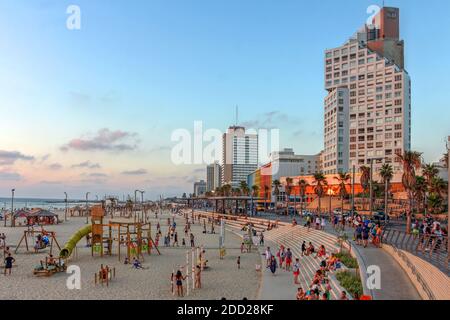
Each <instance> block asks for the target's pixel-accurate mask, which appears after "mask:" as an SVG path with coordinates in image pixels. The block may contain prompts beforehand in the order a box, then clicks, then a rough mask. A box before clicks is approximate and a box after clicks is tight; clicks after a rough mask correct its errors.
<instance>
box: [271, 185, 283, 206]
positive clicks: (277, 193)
mask: <svg viewBox="0 0 450 320" xmlns="http://www.w3.org/2000/svg"><path fill="white" fill-rule="evenodd" d="M272 184H273V186H274V190H273V193H274V194H275V208H276V207H277V202H278V196H279V195H280V185H281V183H280V181H279V180H274V181H273V182H272Z"/></svg>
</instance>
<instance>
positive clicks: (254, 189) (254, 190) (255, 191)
mask: <svg viewBox="0 0 450 320" xmlns="http://www.w3.org/2000/svg"><path fill="white" fill-rule="evenodd" d="M252 194H253V196H254V197H259V186H257V185H256V184H255V185H253V186H252Z"/></svg>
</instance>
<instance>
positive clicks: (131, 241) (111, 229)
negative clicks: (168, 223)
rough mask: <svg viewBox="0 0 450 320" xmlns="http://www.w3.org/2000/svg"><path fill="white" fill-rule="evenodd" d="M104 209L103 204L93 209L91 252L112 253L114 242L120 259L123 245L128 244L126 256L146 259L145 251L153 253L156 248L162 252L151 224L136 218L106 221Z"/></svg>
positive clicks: (94, 253) (129, 258) (96, 253)
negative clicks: (152, 232) (155, 239)
mask: <svg viewBox="0 0 450 320" xmlns="http://www.w3.org/2000/svg"><path fill="white" fill-rule="evenodd" d="M104 216H105V212H104V209H103V208H102V207H101V206H97V207H93V208H92V209H91V221H92V243H91V254H92V256H94V255H100V256H101V257H103V255H112V254H113V247H114V243H116V247H117V248H116V250H117V255H118V258H119V261H121V256H122V247H123V246H126V251H125V254H126V257H127V258H128V260H131V259H132V258H133V257H136V258H140V259H144V255H143V253H147V254H149V255H151V253H152V249H153V248H154V249H155V250H156V251H157V253H158V254H161V253H160V251H159V249H158V247H157V246H156V245H155V242H154V241H153V238H152V235H151V224H150V223H145V222H142V221H139V220H137V219H135V221H120V220H110V221H109V223H104V222H103V218H104Z"/></svg>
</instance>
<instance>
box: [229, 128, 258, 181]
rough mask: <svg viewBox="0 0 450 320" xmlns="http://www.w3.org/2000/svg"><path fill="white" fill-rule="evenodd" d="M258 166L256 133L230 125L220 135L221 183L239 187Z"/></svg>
mask: <svg viewBox="0 0 450 320" xmlns="http://www.w3.org/2000/svg"><path fill="white" fill-rule="evenodd" d="M257 168H258V135H257V134H256V133H255V134H252V133H246V132H245V128H244V127H239V126H231V127H229V128H228V131H227V132H226V133H224V134H223V137H222V176H221V183H222V185H225V184H231V186H232V187H233V188H237V187H239V185H240V183H241V181H247V176H248V175H249V174H250V173H252V172H253V171H255V170H256V169H257Z"/></svg>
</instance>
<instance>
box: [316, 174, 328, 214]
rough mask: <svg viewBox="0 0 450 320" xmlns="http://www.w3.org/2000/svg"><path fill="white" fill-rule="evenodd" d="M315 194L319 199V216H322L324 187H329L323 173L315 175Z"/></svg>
mask: <svg viewBox="0 0 450 320" xmlns="http://www.w3.org/2000/svg"><path fill="white" fill-rule="evenodd" d="M314 184H315V187H314V193H315V194H316V195H317V196H318V197H319V205H318V214H319V215H320V214H321V209H322V208H321V205H320V200H321V198H322V196H323V193H324V186H326V185H327V180H326V179H325V176H324V175H323V173H322V172H316V173H315V174H314Z"/></svg>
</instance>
